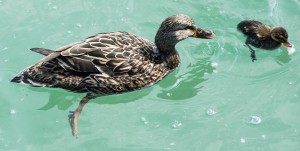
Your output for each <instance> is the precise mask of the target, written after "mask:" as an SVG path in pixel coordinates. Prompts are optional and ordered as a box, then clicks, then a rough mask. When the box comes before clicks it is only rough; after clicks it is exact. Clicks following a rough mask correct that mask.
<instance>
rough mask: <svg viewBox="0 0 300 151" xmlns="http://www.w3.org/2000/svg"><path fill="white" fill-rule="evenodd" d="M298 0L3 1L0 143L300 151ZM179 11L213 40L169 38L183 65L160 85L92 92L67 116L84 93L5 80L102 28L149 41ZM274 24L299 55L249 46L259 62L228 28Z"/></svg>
mask: <svg viewBox="0 0 300 151" xmlns="http://www.w3.org/2000/svg"><path fill="white" fill-rule="evenodd" d="M299 7H300V2H299V0H289V1H286V0H265V1H255V0H249V1H241V0H232V1H227V0H221V1H218V0H206V1H191V0H188V1H181V0H164V1H155V0H148V1H145V0H144V1H137V0H122V1H120V0H110V1H104V0H89V1H84V0H73V1H72V2H69V1H59V0H48V1H45V0H42V1H36V0H26V1H25V0H18V1H12V0H10V1H9V0H0V22H1V28H0V33H1V37H0V83H1V87H0V94H1V95H0V119H1V124H0V150H24V151H32V150H33V151H35V150H45V151H46V150H51V151H52V150H62V151H63V150H89V151H90V150H102V151H133V150H139V151H140V150H143V151H163V150H176V151H177V150H179V151H185V150H187V151H199V150H201V151H228V150H231V151H250V150H251V151H253V150H258V151H260V150H262V151H282V150H285V151H298V150H299V149H300V120H299V115H300V99H299V97H300V78H299V77H300V65H299V60H300V53H299V49H300V40H299V39H300V30H299V27H300V22H299V20H300V16H299V14H300V9H299ZM181 13H184V14H187V15H189V16H191V17H192V18H194V20H195V22H196V24H197V25H199V26H200V27H202V28H207V29H212V30H214V32H215V34H216V35H217V37H216V38H215V39H213V40H199V39H192V38H189V39H187V40H185V41H182V42H180V43H179V44H178V45H177V50H178V51H179V54H180V56H181V61H182V62H181V64H180V66H179V67H178V68H177V69H176V70H175V71H174V72H173V73H171V74H170V75H168V76H167V77H166V78H165V79H163V81H161V82H159V83H158V84H157V85H155V86H153V87H150V88H146V89H143V90H140V91H136V92H132V93H127V94H122V95H116V96H106V97H99V98H97V99H94V100H92V101H91V102H89V103H88V104H87V105H86V106H85V108H84V111H83V113H82V115H81V117H80V119H79V132H80V134H79V138H78V139H75V138H74V137H73V136H72V135H71V130H70V127H69V123H68V120H67V115H68V111H69V110H74V109H75V108H76V107H77V105H78V103H79V101H80V99H81V98H82V97H83V96H84V94H74V93H71V92H68V91H65V90H62V89H50V88H32V87H28V86H25V85H20V84H13V83H10V82H9V81H10V79H11V78H13V77H14V76H15V75H16V74H17V73H18V72H20V71H21V70H22V69H24V68H26V67H28V66H29V65H31V64H33V63H35V62H37V61H38V60H40V59H41V58H42V56H41V55H39V54H36V53H34V52H31V51H29V48H32V47H44V48H48V49H55V48H58V47H61V46H63V45H66V44H69V43H72V42H75V41H79V40H82V39H84V38H86V37H88V36H91V35H93V34H96V33H100V32H110V31H128V32H132V33H134V34H137V35H140V36H142V37H144V38H147V39H149V40H151V41H153V39H154V36H155V33H156V30H157V28H158V27H159V25H160V23H161V22H162V21H163V20H164V19H165V18H166V17H168V16H170V15H174V14H181ZM243 19H256V20H259V21H262V22H265V23H267V24H270V25H281V26H283V27H285V28H286V29H287V31H288V32H289V40H290V42H291V43H293V44H294V46H295V48H296V52H295V53H294V54H292V55H288V53H287V50H286V48H283V47H282V48H279V49H277V50H275V51H272V52H267V51H262V50H259V49H258V50H257V52H256V54H257V59H258V61H257V62H255V63H252V62H251V59H250V57H249V55H250V53H249V51H248V49H247V47H245V45H244V40H245V38H244V36H243V35H242V34H241V33H239V32H237V30H236V24H237V23H238V22H239V21H241V20H243Z"/></svg>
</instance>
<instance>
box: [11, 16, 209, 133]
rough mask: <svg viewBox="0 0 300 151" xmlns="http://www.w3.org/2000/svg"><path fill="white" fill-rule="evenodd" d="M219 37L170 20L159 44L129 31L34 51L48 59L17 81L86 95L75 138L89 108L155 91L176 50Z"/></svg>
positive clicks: (184, 19)
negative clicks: (190, 41) (104, 99)
mask: <svg viewBox="0 0 300 151" xmlns="http://www.w3.org/2000/svg"><path fill="white" fill-rule="evenodd" d="M214 36H215V35H214V33H213V32H212V31H210V30H204V29H201V28H200V27H198V26H196V25H195V23H194V21H193V20H192V18H191V17H189V16H187V15H183V14H179V15H174V16H170V17H168V18H166V19H165V20H164V21H163V22H162V23H161V25H160V27H159V29H158V31H157V34H156V36H155V44H153V43H152V42H150V41H149V40H146V39H143V38H141V37H139V36H137V35H134V34H132V33H128V32H109V33H99V34H96V35H94V36H90V37H88V38H86V39H85V40H83V41H79V42H75V43H72V44H70V45H67V46H64V47H61V48H58V49H56V50H55V51H52V50H48V49H44V48H31V50H32V51H35V52H37V53H40V54H42V55H44V56H46V57H45V58H43V59H42V60H40V61H39V62H37V63H36V64H34V65H32V66H30V67H28V68H27V69H25V70H23V71H22V72H21V73H19V74H18V75H17V76H16V77H14V78H13V79H12V80H11V82H16V83H22V84H27V85H30V86H33V87H51V88H63V89H66V90H69V91H72V92H75V93H86V96H85V97H83V98H82V100H81V101H80V103H79V105H78V107H77V109H76V110H75V111H73V112H70V115H69V122H70V125H71V128H72V134H73V135H74V136H75V137H77V136H78V125H77V121H78V117H79V115H80V113H81V111H82V109H83V107H84V105H85V104H86V103H87V102H88V101H89V100H91V99H94V98H96V97H98V96H104V95H112V94H120V93H125V92H130V91H134V90H138V89H141V88H144V87H147V86H151V85H153V84H155V83H157V82H158V81H160V80H161V79H162V78H164V77H165V76H166V75H168V74H169V73H170V72H171V71H173V70H174V69H175V68H176V67H177V66H178V64H179V63H180V58H179V55H178V53H177V51H176V48H175V45H176V44H177V43H178V42H179V41H181V40H184V39H186V38H188V37H195V38H203V39H212V38H213V37H214Z"/></svg>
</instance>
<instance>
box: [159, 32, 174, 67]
mask: <svg viewBox="0 0 300 151" xmlns="http://www.w3.org/2000/svg"><path fill="white" fill-rule="evenodd" d="M179 41H180V39H179V38H178V37H177V36H176V34H175V33H172V32H164V31H163V30H161V29H159V30H158V32H157V34H156V36H155V45H156V46H157V48H158V50H159V52H160V54H161V56H162V59H163V60H164V62H165V63H166V67H167V68H169V69H171V70H173V69H175V68H176V67H177V66H178V64H179V63H180V58H179V55H178V53H177V51H176V49H175V45H176V44H177V43H178V42H179Z"/></svg>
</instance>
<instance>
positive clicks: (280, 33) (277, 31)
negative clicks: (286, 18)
mask: <svg viewBox="0 0 300 151" xmlns="http://www.w3.org/2000/svg"><path fill="white" fill-rule="evenodd" d="M271 37H272V39H274V40H275V41H277V42H280V43H282V44H284V45H285V46H286V47H292V45H291V44H290V43H289V42H288V33H287V31H286V30H285V29H284V28H283V27H273V28H272V30H271Z"/></svg>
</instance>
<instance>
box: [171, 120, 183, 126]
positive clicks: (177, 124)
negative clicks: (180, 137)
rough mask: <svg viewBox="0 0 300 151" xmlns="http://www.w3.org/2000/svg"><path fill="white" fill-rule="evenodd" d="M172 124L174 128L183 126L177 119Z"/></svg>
mask: <svg viewBox="0 0 300 151" xmlns="http://www.w3.org/2000/svg"><path fill="white" fill-rule="evenodd" d="M171 126H172V128H178V127H180V126H182V123H181V122H179V121H177V120H175V121H174V122H173V123H172V125H171Z"/></svg>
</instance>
